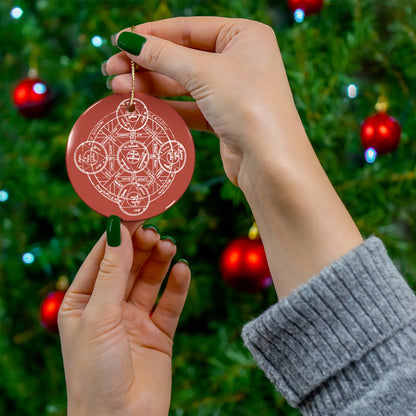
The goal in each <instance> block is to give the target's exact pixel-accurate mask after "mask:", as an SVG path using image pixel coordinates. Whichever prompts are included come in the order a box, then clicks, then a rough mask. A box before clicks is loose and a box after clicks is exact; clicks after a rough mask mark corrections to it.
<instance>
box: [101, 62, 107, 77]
mask: <svg viewBox="0 0 416 416" xmlns="http://www.w3.org/2000/svg"><path fill="white" fill-rule="evenodd" d="M106 66H107V61H104V62H103V63H102V64H101V73H102V74H103V75H104V76H106V77H108V74H107V68H106Z"/></svg>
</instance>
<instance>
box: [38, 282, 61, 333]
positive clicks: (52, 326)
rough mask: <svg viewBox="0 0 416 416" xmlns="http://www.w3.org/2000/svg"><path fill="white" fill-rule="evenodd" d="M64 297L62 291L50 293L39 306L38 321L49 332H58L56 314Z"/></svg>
mask: <svg viewBox="0 0 416 416" xmlns="http://www.w3.org/2000/svg"><path fill="white" fill-rule="evenodd" d="M64 296H65V291H64V290H57V291H54V292H50V293H49V294H48V295H47V296H46V297H45V299H44V300H43V301H42V304H41V305H40V321H41V323H42V325H43V326H44V327H45V328H46V329H48V330H49V331H51V332H58V312H59V308H60V307H61V304H62V301H63V300H64Z"/></svg>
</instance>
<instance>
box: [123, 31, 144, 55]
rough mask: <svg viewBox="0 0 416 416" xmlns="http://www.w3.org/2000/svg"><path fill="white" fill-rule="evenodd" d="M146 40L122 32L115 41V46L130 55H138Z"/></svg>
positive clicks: (130, 33) (134, 34)
mask: <svg viewBox="0 0 416 416" xmlns="http://www.w3.org/2000/svg"><path fill="white" fill-rule="evenodd" d="M145 43H146V38H144V37H143V36H140V35H137V34H136V33H132V32H122V33H120V36H119V37H118V39H117V46H118V47H119V48H120V49H123V50H124V51H126V52H128V53H131V54H132V55H136V56H137V55H140V51H141V50H142V48H143V45H144V44H145Z"/></svg>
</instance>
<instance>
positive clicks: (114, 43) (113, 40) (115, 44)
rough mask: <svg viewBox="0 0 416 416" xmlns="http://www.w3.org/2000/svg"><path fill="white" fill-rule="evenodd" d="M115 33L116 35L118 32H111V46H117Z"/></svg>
mask: <svg viewBox="0 0 416 416" xmlns="http://www.w3.org/2000/svg"><path fill="white" fill-rule="evenodd" d="M117 35H118V33H113V34H112V35H111V44H112V45H113V46H117Z"/></svg>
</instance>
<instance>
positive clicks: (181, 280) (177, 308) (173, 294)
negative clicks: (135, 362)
mask: <svg viewBox="0 0 416 416" xmlns="http://www.w3.org/2000/svg"><path fill="white" fill-rule="evenodd" d="M190 281H191V271H190V269H189V267H188V266H187V264H185V263H183V262H179V263H176V264H175V266H173V268H172V271H171V273H170V276H169V280H168V283H167V285H166V289H165V290H164V292H163V294H162V297H161V298H160V301H159V304H158V305H157V307H156V309H155V311H154V312H153V314H152V320H153V322H154V323H155V325H156V326H157V327H158V328H160V329H161V330H162V331H163V332H164V333H166V334H167V335H168V336H169V337H170V338H173V336H174V334H175V331H176V327H177V326H178V321H179V316H180V314H181V312H182V309H183V306H184V304H185V300H186V296H187V294H188V289H189V284H190Z"/></svg>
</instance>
